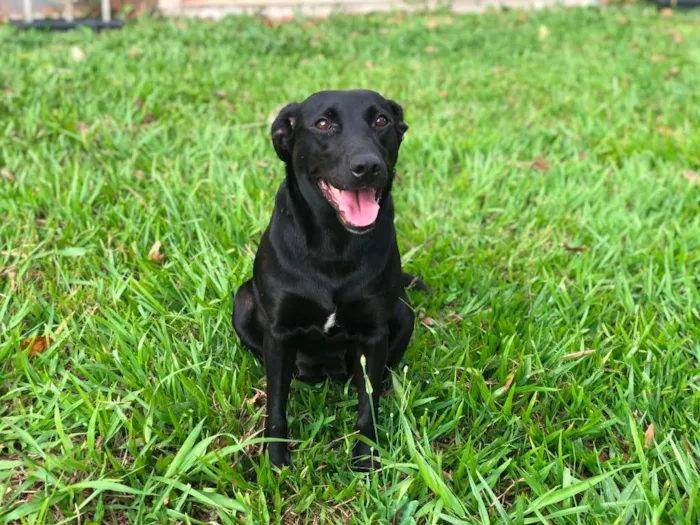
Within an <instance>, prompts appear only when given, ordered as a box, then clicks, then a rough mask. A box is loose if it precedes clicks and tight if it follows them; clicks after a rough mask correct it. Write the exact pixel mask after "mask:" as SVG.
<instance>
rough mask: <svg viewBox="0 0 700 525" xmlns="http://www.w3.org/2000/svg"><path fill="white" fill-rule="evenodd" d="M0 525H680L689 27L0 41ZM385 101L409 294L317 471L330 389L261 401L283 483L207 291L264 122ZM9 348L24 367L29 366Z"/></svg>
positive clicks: (219, 276)
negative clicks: (372, 413)
mask: <svg viewBox="0 0 700 525" xmlns="http://www.w3.org/2000/svg"><path fill="white" fill-rule="evenodd" d="M0 47H1V48H2V58H1V61H2V67H1V68H0V169H1V171H0V216H1V217H2V221H1V224H0V294H1V295H0V323H1V324H0V523H8V522H9V523H15V522H17V523H83V524H85V523H91V522H96V523H100V522H101V523H109V524H116V523H166V522H178V523H204V522H217V523H225V524H228V523H260V522H266V521H273V522H274V521H280V522H282V523H343V524H346V523H397V524H402V525H408V524H411V523H473V524H478V523H556V524H563V523H586V524H588V523H629V524H637V523H698V521H699V520H700V382H699V377H700V373H699V372H700V363H699V360H700V342H699V336H700V312H699V310H700V290H699V288H700V286H699V280H698V275H700V255H699V254H700V90H698V85H700V14H699V13H693V12H690V13H686V14H679V13H675V14H673V16H670V17H664V16H660V15H659V13H658V12H657V11H656V10H654V9H652V8H648V7H647V8H643V7H631V8H624V9H612V8H611V9H603V10H599V9H586V10H551V11H542V12H536V13H535V12H533V13H528V14H527V15H524V14H520V13H518V12H506V13H491V14H485V15H470V16H463V17H461V16H450V15H447V14H434V15H426V16H411V17H403V16H399V15H388V16H387V15H378V16H377V15H375V16H369V17H334V18H331V19H330V20H325V21H317V22H312V21H304V20H299V21H292V22H288V23H284V24H281V25H274V24H269V23H267V24H266V23H263V22H262V21H260V20H257V19H253V18H247V19H246V18H230V19H225V20H223V21H222V22H219V23H211V22H206V21H199V22H195V21H189V20H187V21H184V22H176V21H168V20H149V19H142V20H139V21H138V23H135V24H132V25H130V26H129V27H127V28H125V29H124V30H123V31H119V32H109V33H104V34H92V33H89V32H87V31H86V32H82V31H77V32H71V33H67V34H56V35H49V34H29V33H22V34H20V33H18V32H16V31H15V30H13V29H11V28H9V27H8V26H0ZM358 86H359V87H368V88H372V89H374V90H376V91H379V92H381V93H383V94H385V95H386V96H388V97H390V98H393V99H396V100H397V101H399V102H400V103H401V104H403V106H404V108H405V111H406V120H407V122H408V124H409V125H410V130H409V132H408V134H407V135H406V140H405V142H404V145H403V148H402V155H401V158H400V161H399V168H398V181H397V183H396V186H395V196H396V203H397V229H398V234H399V244H400V246H401V249H402V252H403V261H404V265H405V266H406V268H407V269H408V270H409V271H411V272H414V273H416V274H418V275H420V276H421V277H422V278H423V279H424V280H425V281H426V282H427V283H428V284H429V285H430V286H431V288H432V290H431V292H430V293H427V294H421V293H413V292H412V295H411V298H412V300H413V304H414V307H415V309H416V312H417V313H418V316H419V317H420V319H419V320H418V321H417V323H416V331H415V334H414V338H413V340H412V343H411V346H410V347H409V350H408V352H407V359H406V362H405V366H402V368H401V369H400V370H398V371H397V373H396V374H395V376H394V378H393V384H394V389H393V391H392V392H391V393H390V394H389V395H388V396H386V397H385V398H384V399H383V400H382V406H381V413H380V416H379V428H380V443H379V445H380V448H381V461H382V464H383V468H382V470H381V471H378V472H375V473H373V474H372V475H369V476H366V475H357V474H355V473H354V472H353V471H352V470H351V468H350V462H349V458H350V452H351V449H352V445H353V443H354V440H355V437H354V436H353V435H352V434H353V426H354V423H355V405H356V397H355V393H354V391H353V388H352V387H351V385H349V384H348V385H344V384H336V383H327V384H323V385H320V386H317V387H310V386H308V385H304V384H299V383H294V384H293V387H292V395H291V399H290V403H289V415H290V434H291V435H290V437H291V438H292V439H293V440H294V443H293V445H292V450H293V454H292V456H293V466H292V468H290V469H285V470H283V471H282V472H281V473H279V474H276V473H275V472H274V471H273V470H272V468H271V467H270V465H269V462H268V460H267V458H266V457H265V455H264V453H263V452H262V445H261V437H262V436H261V430H262V427H263V422H264V402H265V399H264V393H263V392H262V390H264V374H263V370H262V368H261V367H260V365H259V364H258V363H257V362H255V361H254V360H253V359H252V357H251V356H250V355H249V354H248V353H246V351H244V350H243V349H241V347H240V345H239V342H238V340H237V339H236V338H234V337H233V335H232V330H231V324H230V317H231V310H232V301H231V296H232V293H233V292H234V290H235V289H236V287H237V286H238V285H239V284H241V283H242V282H243V280H244V279H246V278H247V277H248V276H249V275H250V273H251V270H252V260H253V253H254V251H255V248H256V245H257V242H258V239H259V238H260V235H261V233H262V231H263V229H264V228H265V226H266V223H267V220H268V218H269V214H270V212H271V209H272V203H273V196H274V192H275V190H276V187H277V186H278V184H279V183H280V181H281V180H282V177H283V169H282V165H281V164H280V162H279V161H278V160H277V158H276V156H275V154H274V151H273V149H272V146H271V144H270V140H269V135H268V134H269V123H270V118H271V117H272V116H274V115H275V113H276V111H277V110H279V108H280V107H281V106H283V105H284V104H286V103H287V102H290V101H294V100H300V99H303V98H304V97H305V96H307V95H308V94H310V93H312V92H314V91H316V90H319V89H323V88H352V87H358ZM32 338H36V339H32Z"/></svg>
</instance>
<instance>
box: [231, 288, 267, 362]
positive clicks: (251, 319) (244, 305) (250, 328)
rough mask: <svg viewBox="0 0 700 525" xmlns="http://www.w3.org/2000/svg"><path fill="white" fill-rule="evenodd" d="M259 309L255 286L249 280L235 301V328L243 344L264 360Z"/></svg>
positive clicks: (240, 289)
mask: <svg viewBox="0 0 700 525" xmlns="http://www.w3.org/2000/svg"><path fill="white" fill-rule="evenodd" d="M257 309H258V305H257V301H256V298H255V284H253V281H252V280H249V281H246V282H245V283H243V285H242V286H241V287H240V288H239V289H238V291H237V292H236V296H235V298H234V300H233V328H234V330H235V331H236V333H237V334H238V337H239V338H240V340H241V342H243V344H244V345H245V346H246V347H247V348H248V349H249V350H250V351H251V352H252V353H253V354H254V355H255V357H257V358H258V359H260V360H262V346H263V328H262V326H261V325H260V319H259V312H258V311H257Z"/></svg>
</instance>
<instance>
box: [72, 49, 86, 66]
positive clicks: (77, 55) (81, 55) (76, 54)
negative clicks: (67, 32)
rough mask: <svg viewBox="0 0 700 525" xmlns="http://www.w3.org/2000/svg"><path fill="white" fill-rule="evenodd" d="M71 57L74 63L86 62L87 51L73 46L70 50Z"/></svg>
mask: <svg viewBox="0 0 700 525" xmlns="http://www.w3.org/2000/svg"><path fill="white" fill-rule="evenodd" d="M70 57H71V59H72V60H73V62H82V61H83V60H85V51H83V50H82V49H80V48H79V47H78V46H73V47H71V48H70Z"/></svg>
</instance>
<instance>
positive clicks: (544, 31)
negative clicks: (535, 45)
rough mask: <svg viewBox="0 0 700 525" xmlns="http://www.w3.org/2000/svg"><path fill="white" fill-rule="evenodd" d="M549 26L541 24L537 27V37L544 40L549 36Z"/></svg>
mask: <svg viewBox="0 0 700 525" xmlns="http://www.w3.org/2000/svg"><path fill="white" fill-rule="evenodd" d="M549 32H550V31H549V28H548V27H547V26H545V25H541V26H539V27H538V28H537V38H538V39H540V40H544V39H546V38H547V37H548V36H549Z"/></svg>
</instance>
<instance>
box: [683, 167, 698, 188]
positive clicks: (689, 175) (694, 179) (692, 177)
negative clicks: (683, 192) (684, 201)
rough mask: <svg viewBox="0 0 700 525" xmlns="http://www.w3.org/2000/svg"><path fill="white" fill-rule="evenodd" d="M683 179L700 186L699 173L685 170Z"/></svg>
mask: <svg viewBox="0 0 700 525" xmlns="http://www.w3.org/2000/svg"><path fill="white" fill-rule="evenodd" d="M683 177H684V178H685V180H687V181H688V182H690V183H691V184H698V185H700V173H698V172H697V171H693V170H685V171H684V172H683Z"/></svg>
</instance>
